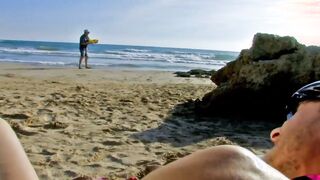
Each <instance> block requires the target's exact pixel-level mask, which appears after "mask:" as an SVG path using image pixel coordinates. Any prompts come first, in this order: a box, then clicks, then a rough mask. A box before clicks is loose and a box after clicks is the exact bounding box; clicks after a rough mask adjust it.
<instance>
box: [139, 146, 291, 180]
mask: <svg viewBox="0 0 320 180" xmlns="http://www.w3.org/2000/svg"><path fill="white" fill-rule="evenodd" d="M163 179H166V180H180V179H181V180H195V179H197V180H214V179H219V180H229V179H237V180H265V179H273V180H287V179H288V178H287V177H285V176H284V175H283V174H282V173H280V172H279V171H277V170H276V169H274V168H272V167H271V166H269V165H268V164H267V163H265V162H264V161H263V160H261V159H260V158H258V157H257V156H255V155H254V154H253V153H252V152H250V151H249V150H247V149H245V148H241V147H239V146H231V145H223V146H216V147H213V148H209V149H205V150H200V151H197V152H195V153H193V154H191V155H189V156H186V157H184V158H181V159H179V160H177V161H175V162H172V163H170V164H168V165H166V166H164V167H161V168H159V169H157V170H155V171H153V172H151V173H150V174H148V175H147V176H146V177H144V178H143V179H142V180H163Z"/></svg>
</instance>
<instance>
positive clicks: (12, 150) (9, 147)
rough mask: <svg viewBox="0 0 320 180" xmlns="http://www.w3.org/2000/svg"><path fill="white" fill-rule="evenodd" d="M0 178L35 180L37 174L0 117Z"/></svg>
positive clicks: (5, 179)
mask: <svg viewBox="0 0 320 180" xmlns="http://www.w3.org/2000/svg"><path fill="white" fill-rule="evenodd" d="M0 179H1V180H13V179H24V180H37V179H38V176H37V174H36V172H35V170H34V169H33V167H32V165H31V163H30V161H29V159H28V157H27V155H26V153H25V152H24V150H23V148H22V146H21V144H20V142H19V140H18V138H17V136H16V135H15V133H14V131H13V130H12V129H11V127H10V126H9V124H8V123H7V122H6V121H4V120H2V119H1V118H0Z"/></svg>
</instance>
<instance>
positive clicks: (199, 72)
mask: <svg viewBox="0 0 320 180" xmlns="http://www.w3.org/2000/svg"><path fill="white" fill-rule="evenodd" d="M214 72H215V70H211V71H206V70H203V69H192V70H190V71H188V72H175V73H174V74H176V76H177V77H196V78H208V77H210V76H211V75H212V74H213V73H214Z"/></svg>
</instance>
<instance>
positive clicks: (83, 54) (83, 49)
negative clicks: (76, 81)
mask: <svg viewBox="0 0 320 180" xmlns="http://www.w3.org/2000/svg"><path fill="white" fill-rule="evenodd" d="M89 33H90V32H89V30H87V29H85V30H84V32H83V34H82V35H81V37H80V43H79V49H80V60H79V69H81V63H82V61H83V59H84V62H85V68H90V67H89V66H88V44H90V43H89V42H90V38H89Z"/></svg>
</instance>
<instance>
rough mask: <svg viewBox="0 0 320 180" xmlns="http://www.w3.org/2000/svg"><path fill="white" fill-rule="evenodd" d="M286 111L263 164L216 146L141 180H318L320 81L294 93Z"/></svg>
mask: <svg viewBox="0 0 320 180" xmlns="http://www.w3.org/2000/svg"><path fill="white" fill-rule="evenodd" d="M287 110H288V118H287V121H285V122H284V124H283V125H282V126H281V127H279V128H276V129H274V130H273V131H272V132H271V134H270V138H271V141H272V142H273V143H274V147H273V148H272V149H271V150H270V151H269V152H267V153H266V155H265V156H264V157H263V160H262V159H260V158H259V157H257V156H256V155H254V154H253V153H252V152H250V151H249V150H247V149H244V148H241V147H238V146H231V145H224V146H217V147H213V148H210V149H206V150H201V151H198V152H195V153H193V154H191V155H189V156H186V157H184V158H182V159H179V160H177V161H175V162H172V163H170V164H168V165H166V166H163V167H161V168H159V169H157V170H155V171H153V172H151V173H150V174H149V175H147V176H146V177H145V178H143V180H164V179H165V180H215V179H219V180H223V179H238V180H242V179H243V180H251V179H252V180H260V179H261V180H267V179H271V180H277V179H279V180H280V179H301V180H302V179H318V178H319V179H320V176H317V174H318V175H320V81H317V82H314V83H311V84H308V85H306V86H304V87H302V88H301V89H299V90H298V91H297V92H296V93H294V94H293V95H292V97H291V101H290V102H289V104H288V106H287ZM292 115H293V116H292Z"/></svg>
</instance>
